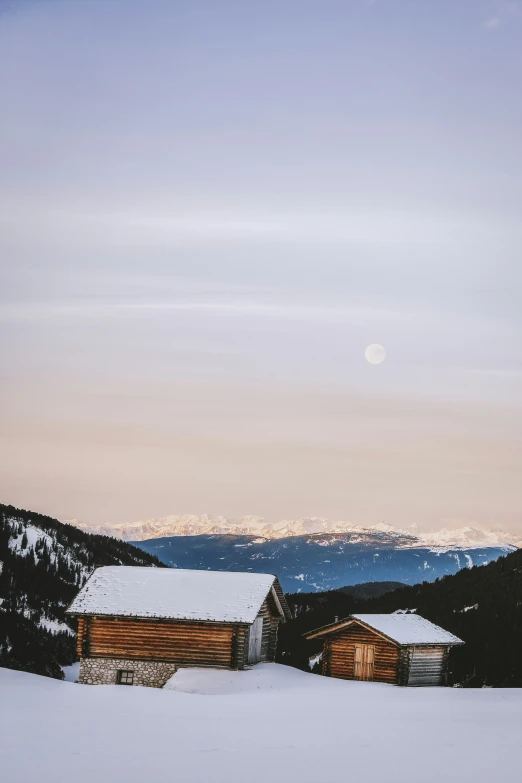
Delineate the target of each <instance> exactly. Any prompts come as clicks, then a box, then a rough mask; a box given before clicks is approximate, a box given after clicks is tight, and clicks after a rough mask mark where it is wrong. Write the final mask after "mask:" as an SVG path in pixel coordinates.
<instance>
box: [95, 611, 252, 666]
mask: <svg viewBox="0 0 522 783" xmlns="http://www.w3.org/2000/svg"><path fill="white" fill-rule="evenodd" d="M80 620H83V618H80ZM83 623H85V625H87V629H85V627H82V635H83V637H84V643H83V649H84V653H83V654H84V656H85V657H90V658H129V659H135V660H139V659H141V660H152V661H172V662H174V663H180V664H181V663H183V664H189V665H192V666H218V667H224V668H230V667H232V665H233V650H234V645H235V648H236V653H237V650H238V649H239V644H238V635H237V632H236V630H237V629H236V627H235V626H233V625H218V624H215V625H214V624H210V623H187V622H184V623H182V622H175V621H151V620H131V619H126V618H123V617H122V618H108V617H103V618H102V617H98V618H96V617H93V618H86V620H83ZM86 630H87V634H86V633H85V631H86ZM86 637H87V639H88V644H87V649H85V638H86ZM234 637H236V638H235V639H234ZM233 641H234V644H233Z"/></svg>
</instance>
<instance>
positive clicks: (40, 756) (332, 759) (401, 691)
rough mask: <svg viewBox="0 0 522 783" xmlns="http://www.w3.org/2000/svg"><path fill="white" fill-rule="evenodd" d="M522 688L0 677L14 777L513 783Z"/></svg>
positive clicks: (200, 782) (194, 676) (1, 756)
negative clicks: (126, 683)
mask: <svg viewBox="0 0 522 783" xmlns="http://www.w3.org/2000/svg"><path fill="white" fill-rule="evenodd" d="M521 736H522V690H516V689H513V690H463V689H449V688H448V689H444V688H430V689H406V688H396V687H393V686H388V685H378V684H368V683H349V682H343V681H340V680H333V679H326V678H322V677H318V676H315V675H313V674H305V673H304V672H300V671H297V670H296V669H290V668H287V667H285V666H279V665H277V664H261V665H259V666H257V667H255V669H253V670H251V671H247V672H225V671H222V672H220V671H211V670H201V669H200V670H196V669H193V670H182V671H180V672H178V673H177V674H176V675H174V677H173V678H172V680H171V681H170V683H169V684H168V687H166V688H164V689H163V690H154V689H148V688H125V687H121V686H113V685H109V686H97V687H93V686H86V685H77V684H74V683H72V682H59V681H57V680H51V679H47V678H45V677H38V676H36V675H32V674H25V673H23V672H14V671H8V670H7V669H0V770H1V777H2V780H5V781H6V782H7V781H9V783H33V781H39V782H40V783H62V782H63V783H66V782H67V783H70V781H71V780H74V781H75V783H92V781H96V783H109V781H111V783H113V782H114V781H125V783H160V781H161V783H164V781H176V783H185V782H186V783H222V782H223V783H224V782H225V781H227V783H246V782H247V781H248V783H258V781H259V782H260V781H263V783H269V782H270V781H272V782H273V783H334V781H335V783H339V781H347V782H349V783H367V782H369V781H371V783H399V782H400V783H427V782H428V781H430V782H431V781H434V782H435V781H436V782H437V783H442V782H444V783H453V781H455V783H457V782H458V783H468V781H469V783H471V782H473V783H491V781H496V783H499V782H500V783H502V781H506V783H507V781H513V780H516V779H518V774H519V769H520V742H521Z"/></svg>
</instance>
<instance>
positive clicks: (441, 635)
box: [306, 613, 464, 646]
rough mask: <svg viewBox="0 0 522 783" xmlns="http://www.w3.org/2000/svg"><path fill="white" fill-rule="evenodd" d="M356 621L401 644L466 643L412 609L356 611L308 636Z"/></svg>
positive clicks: (336, 629) (333, 630) (332, 630)
mask: <svg viewBox="0 0 522 783" xmlns="http://www.w3.org/2000/svg"><path fill="white" fill-rule="evenodd" d="M354 621H359V622H361V623H364V625H366V626H368V627H369V628H373V630H375V631H377V632H378V633H381V634H383V636H386V637H387V638H388V639H391V640H392V641H394V642H396V643H397V644H400V645H401V646H409V645H423V644H429V645H432V644H435V645H436V644H440V645H445V644H448V645H450V644H464V642H463V641H462V639H459V637H458V636H455V635H454V634H452V633H450V632H449V631H445V630H444V628H440V626H438V625H435V624H434V623H431V622H430V621H429V620H426V619H425V618H424V617H421V616H420V615H419V614H412V613H408V614H403V613H393V614H352V615H351V616H350V617H347V618H346V619H344V620H341V621H340V622H337V623H333V624H332V625H327V626H325V627H324V628H318V629H317V630H315V631H310V632H309V633H308V634H306V636H307V637H308V638H312V637H315V636H323V635H326V634H329V633H334V632H336V631H338V630H341V628H343V627H347V626H349V625H351V624H352V623H353V622H354Z"/></svg>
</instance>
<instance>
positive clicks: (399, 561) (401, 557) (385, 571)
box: [136, 530, 513, 592]
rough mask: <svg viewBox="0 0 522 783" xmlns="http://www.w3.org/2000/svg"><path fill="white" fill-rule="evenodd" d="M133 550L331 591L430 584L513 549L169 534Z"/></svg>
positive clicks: (381, 539)
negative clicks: (378, 584)
mask: <svg viewBox="0 0 522 783" xmlns="http://www.w3.org/2000/svg"><path fill="white" fill-rule="evenodd" d="M136 546H139V547H140V548H141V549H144V550H145V551H146V552H149V553H150V554H153V555H156V557H158V558H159V559H160V560H161V561H162V562H163V563H165V564H166V565H169V566H172V567H174V568H204V569H211V570H219V571H254V572H267V573H271V574H277V575H278V577H279V580H280V582H281V585H282V587H283V590H285V591H288V592H298V591H303V592H308V591H312V590H315V591H320V590H335V589H338V588H340V587H345V586H349V585H356V584H360V583H361V582H388V581H394V582H402V583H404V584H416V583H418V582H423V581H427V582H432V581H434V580H435V579H437V577H441V576H445V575H447V574H454V573H456V572H457V571H459V570H460V569H461V568H466V567H471V566H473V565H485V564H486V563H489V562H491V561H492V560H496V559H497V558H498V557H500V556H501V555H504V554H506V552H509V551H512V549H513V547H510V546H507V545H505V546H504V545H503V546H482V547H469V548H464V547H448V546H446V547H438V548H435V547H427V546H423V545H421V544H419V543H417V544H415V542H414V541H410V540H404V539H403V537H402V536H400V535H398V534H397V533H395V532H394V533H392V534H390V533H386V532H382V531H376V530H367V531H365V532H364V533H363V532H358V533H356V534H352V533H335V534H332V533H326V534H324V533H323V534H316V535H313V536H291V537H288V538H275V539H264V538H260V537H259V536H232V535H212V536H207V535H200V536H168V537H166V538H153V539H150V540H149V541H138V542H136Z"/></svg>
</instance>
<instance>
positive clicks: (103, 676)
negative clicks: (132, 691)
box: [78, 658, 177, 688]
mask: <svg viewBox="0 0 522 783" xmlns="http://www.w3.org/2000/svg"><path fill="white" fill-rule="evenodd" d="M120 669H124V670H125V671H132V672H134V683H133V684H134V685H147V686H148V687H149V688H162V687H163V686H164V685H165V683H166V682H167V680H168V679H169V678H170V677H172V675H173V674H174V672H175V671H176V669H177V666H176V664H175V663H160V662H158V661H130V660H126V659H124V658H81V659H80V676H79V678H78V682H80V683H83V684H84V685H115V684H116V683H117V681H118V670H120Z"/></svg>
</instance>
